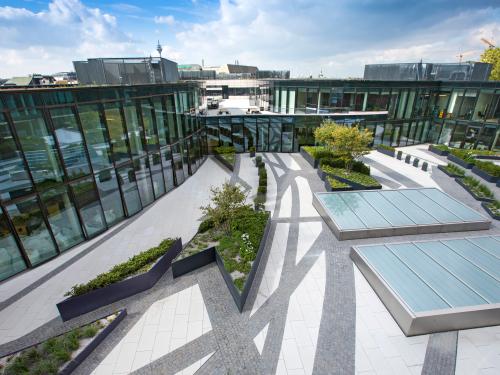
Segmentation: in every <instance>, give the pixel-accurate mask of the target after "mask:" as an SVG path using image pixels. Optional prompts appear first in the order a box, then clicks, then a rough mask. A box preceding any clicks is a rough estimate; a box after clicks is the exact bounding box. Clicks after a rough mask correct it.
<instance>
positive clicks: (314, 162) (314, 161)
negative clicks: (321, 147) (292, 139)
mask: <svg viewBox="0 0 500 375" xmlns="http://www.w3.org/2000/svg"><path fill="white" fill-rule="evenodd" d="M300 154H301V155H302V156H303V157H304V159H306V161H307V162H308V163H309V164H311V167H313V168H314V169H316V168H318V165H319V160H317V159H314V158H313V157H312V155H310V154H309V153H307V152H305V151H304V150H303V149H302V147H301V148H300Z"/></svg>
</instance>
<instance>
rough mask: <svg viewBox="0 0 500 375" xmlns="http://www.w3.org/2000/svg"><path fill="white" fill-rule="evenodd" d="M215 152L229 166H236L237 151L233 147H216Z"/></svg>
mask: <svg viewBox="0 0 500 375" xmlns="http://www.w3.org/2000/svg"><path fill="white" fill-rule="evenodd" d="M214 151H215V152H216V153H217V154H218V155H219V156H220V157H221V158H223V159H224V160H225V161H227V162H228V163H229V164H231V165H234V162H235V160H236V156H235V154H236V149H235V148H234V147H232V146H220V147H215V149H214Z"/></svg>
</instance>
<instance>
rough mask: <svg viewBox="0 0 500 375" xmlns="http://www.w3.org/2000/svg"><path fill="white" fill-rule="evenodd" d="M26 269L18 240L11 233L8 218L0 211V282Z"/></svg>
mask: <svg viewBox="0 0 500 375" xmlns="http://www.w3.org/2000/svg"><path fill="white" fill-rule="evenodd" d="M25 268H26V264H25V263H24V260H23V257H22V256H21V252H20V251H19V248H18V247H17V244H16V240H15V239H14V236H13V235H12V233H11V232H10V229H9V225H8V224H7V218H6V217H5V215H4V213H3V212H2V211H1V209H0V280H4V279H6V278H7V277H9V276H12V275H14V274H16V273H18V272H21V271H22V270H24V269H25Z"/></svg>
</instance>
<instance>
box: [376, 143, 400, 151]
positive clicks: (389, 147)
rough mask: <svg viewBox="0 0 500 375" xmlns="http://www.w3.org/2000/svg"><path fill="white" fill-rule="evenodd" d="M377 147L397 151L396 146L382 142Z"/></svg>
mask: <svg viewBox="0 0 500 375" xmlns="http://www.w3.org/2000/svg"><path fill="white" fill-rule="evenodd" d="M377 147H378V148H381V149H384V150H387V151H396V149H395V148H394V147H392V146H387V145H382V144H380V145H378V146H377Z"/></svg>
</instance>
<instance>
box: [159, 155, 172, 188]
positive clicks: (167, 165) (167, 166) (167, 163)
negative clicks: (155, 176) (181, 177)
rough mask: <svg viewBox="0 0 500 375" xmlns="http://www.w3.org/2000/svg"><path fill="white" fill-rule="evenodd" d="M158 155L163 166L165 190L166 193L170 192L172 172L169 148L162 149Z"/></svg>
mask: <svg viewBox="0 0 500 375" xmlns="http://www.w3.org/2000/svg"><path fill="white" fill-rule="evenodd" d="M160 155H161V162H162V166H163V178H164V180H165V188H166V190H167V191H170V190H172V189H173V188H174V171H173V168H172V151H171V150H170V146H167V147H165V148H163V149H162V150H161V151H160Z"/></svg>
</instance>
